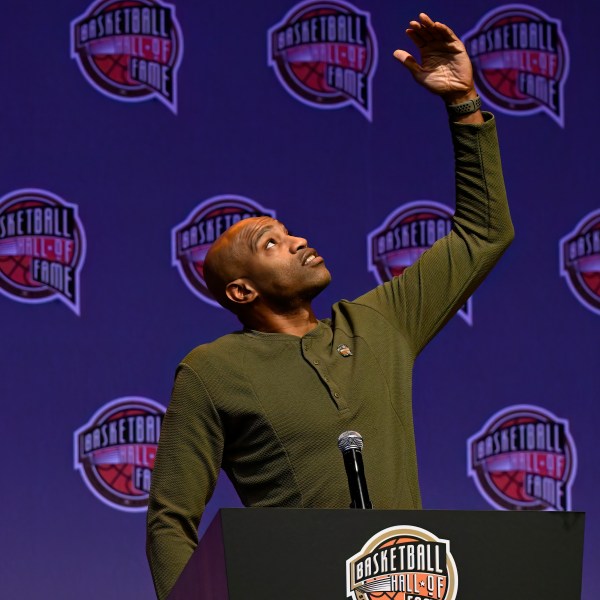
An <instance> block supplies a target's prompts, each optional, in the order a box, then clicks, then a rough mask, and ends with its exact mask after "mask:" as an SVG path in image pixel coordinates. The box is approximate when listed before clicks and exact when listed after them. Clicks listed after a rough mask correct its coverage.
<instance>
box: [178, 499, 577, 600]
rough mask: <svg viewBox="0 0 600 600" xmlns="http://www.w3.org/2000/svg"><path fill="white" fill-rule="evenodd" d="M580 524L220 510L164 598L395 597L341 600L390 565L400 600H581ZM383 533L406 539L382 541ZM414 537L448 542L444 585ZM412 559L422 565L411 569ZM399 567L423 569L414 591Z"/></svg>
mask: <svg viewBox="0 0 600 600" xmlns="http://www.w3.org/2000/svg"><path fill="white" fill-rule="evenodd" d="M584 518H585V517H584V514H583V513H575V512H567V513H566V512H502V511H401V510H350V509H348V510H313V509H279V508H277V509H274V508H253V509H221V510H220V511H219V513H218V514H217V515H216V516H215V518H214V520H213V521H212V523H211V524H210V526H209V528H208V529H207V531H206V533H205V534H204V536H203V538H202V539H201V541H200V543H199V545H198V547H197V548H196V551H195V552H194V554H193V555H192V557H191V559H190V561H189V562H188V564H187V565H186V567H185V568H184V570H183V572H182V574H181V576H180V577H179V580H178V581H177V583H176V584H175V586H174V588H173V590H172V591H171V594H170V595H169V600H282V599H285V600H307V599H316V600H329V599H336V600H338V599H339V600H342V599H343V598H346V597H351V598H356V599H358V598H364V599H365V600H371V599H372V598H382V599H388V598H395V597H396V598H402V597H403V596H402V594H397V595H396V594H394V592H388V593H386V592H382V591H374V592H366V593H364V592H360V591H357V595H350V596H348V593H349V588H348V587H347V586H348V585H349V583H348V582H347V579H351V578H352V577H354V576H360V577H363V576H365V575H367V574H369V575H377V573H378V572H379V573H382V577H381V578H380V579H377V577H371V580H374V581H371V582H370V583H369V585H370V586H371V588H370V589H380V590H381V589H389V588H386V587H385V585H388V584H386V583H385V581H384V580H385V579H386V577H384V576H383V575H385V574H386V573H385V572H387V574H389V572H390V571H391V570H393V569H392V567H393V568H395V569H396V573H394V574H393V575H392V578H394V577H395V579H394V585H395V586H396V587H395V588H393V589H395V590H401V591H404V592H405V594H404V598H405V600H419V599H420V598H429V599H431V598H434V599H441V600H449V599H450V598H452V594H454V597H455V598H456V600H508V599H515V600H581V570H582V559H583V529H584ZM385 530H389V531H390V532H391V533H392V534H393V533H394V532H396V531H400V532H403V533H402V535H400V536H396V538H397V539H396V540H395V541H394V540H393V541H392V542H385V541H384V542H381V540H382V539H385V536H386V535H387V534H386V533H385ZM413 530H414V531H417V532H419V531H420V530H423V531H424V532H425V534H432V535H433V536H434V537H435V538H439V539H440V540H443V541H447V544H446V546H447V551H448V552H447V553H448V554H449V555H451V558H452V560H453V562H454V564H455V572H454V573H453V574H452V573H451V574H450V577H446V579H445V583H444V581H442V579H443V577H444V575H443V574H441V573H442V571H443V567H444V566H443V565H440V564H437V565H436V564H434V560H433V557H434V556H437V557H438V563H439V552H441V555H442V556H444V553H445V550H444V548H445V546H444V545H443V543H442V542H440V543H439V544H438V543H437V542H436V541H435V540H434V541H431V540H430V538H431V536H429V535H425V534H420V533H418V535H416V537H415V536H412V534H411V531H413ZM382 532H383V533H382ZM378 534H379V537H377V536H378ZM419 536H420V537H421V538H423V540H424V541H423V542H422V543H420V542H419ZM412 537H415V539H416V542H415V541H411V540H412ZM371 539H373V540H375V541H374V542H373V543H372V544H371V546H370V547H369V548H366V551H365V552H366V553H367V554H368V553H369V551H371V554H370V555H369V556H367V558H361V559H360V560H359V559H357V560H358V562H357V563H356V564H354V565H353V566H352V567H349V566H348V565H347V561H348V560H349V559H350V558H351V557H353V556H355V555H358V554H359V553H360V552H361V551H362V550H363V547H364V546H365V544H366V543H367V542H368V541H369V540H371ZM380 542H381V543H380ZM378 543H379V546H378V545H377V544H378ZM393 543H397V544H398V545H399V546H398V548H396V550H392V549H391V545H390V544H393ZM444 543H445V542H444ZM402 545H405V546H406V548H405V549H406V552H404V551H402V552H401V546H402ZM410 545H412V546H413V550H412V551H410V550H409V549H408V546H410ZM426 547H429V548H430V550H427V551H426V552H425V550H424V549H425V548H426ZM386 548H387V550H386ZM415 548H416V549H415ZM431 548H433V550H431ZM440 548H441V550H440ZM411 553H412V560H413V562H412V564H411V563H410V560H409V559H410V556H411ZM375 555H377V558H375ZM392 556H394V557H395V558H394V560H396V559H397V561H396V562H395V563H394V562H392V561H391V559H392ZM401 556H402V560H403V561H404V563H401V559H400V557H401ZM418 557H420V560H425V558H427V557H428V559H429V562H427V561H425V562H423V564H420V563H419V564H418ZM384 558H385V564H384ZM388 559H390V560H388ZM446 559H447V557H446ZM407 560H408V562H406V561H407ZM415 561H416V562H415ZM358 563H360V564H358ZM376 563H377V565H378V566H377V568H375V564H376ZM446 563H447V564H450V562H449V561H448V560H446ZM402 564H403V565H404V567H407V568H408V570H409V571H410V567H412V569H413V571H415V570H419V569H420V570H421V571H424V572H425V573H424V574H421V575H419V577H421V578H422V579H421V580H419V581H421V583H418V582H417V581H418V580H417V577H416V576H414V577H413V574H412V573H409V574H402V575H398V573H397V572H398V569H399V567H401V566H402ZM383 567H385V569H384V568H383ZM350 571H352V574H350ZM423 577H425V579H423ZM434 577H436V578H437V579H436V580H435V581H436V582H439V583H437V584H436V585H437V588H436V585H434V583H433V582H434ZM454 580H455V581H454ZM426 583H427V585H426ZM378 585H379V588H377V586H378ZM429 585H431V586H430V587H429V588H428V586H429ZM444 585H448V586H450V585H453V586H454V587H453V588H452V589H450V587H448V589H447V590H446V589H445V588H444ZM419 586H421V587H419ZM428 589H429V591H428ZM420 592H422V595H421V594H420ZM360 593H363V596H360ZM444 594H445V595H444Z"/></svg>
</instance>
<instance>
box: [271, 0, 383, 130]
mask: <svg viewBox="0 0 600 600" xmlns="http://www.w3.org/2000/svg"><path fill="white" fill-rule="evenodd" d="M268 64H269V66H271V67H273V69H274V70H275V73H276V75H277V78H278V79H279V81H280V82H281V84H282V85H283V87H284V88H285V89H286V90H287V92H288V93H289V94H291V95H292V96H293V97H294V98H296V99H297V100H300V102H302V103H304V104H306V105H308V106H312V107H315V108H322V109H332V108H342V107H344V106H349V105H351V106H354V107H355V108H357V109H358V110H359V111H360V112H361V113H362V114H363V115H365V117H367V119H369V120H372V115H373V99H372V93H371V88H372V85H371V82H372V79H373V75H374V74H375V69H376V67H377V40H376V38H375V32H374V31H373V28H372V27H371V17H370V14H369V13H368V12H363V11H361V10H359V9H358V8H356V6H353V5H352V4H350V3H348V2H344V1H343V0H332V1H330V2H328V1H323V2H321V1H318V0H317V1H314V0H309V1H308V2H301V3H299V4H296V5H295V6H294V7H293V8H292V9H291V10H290V11H289V12H288V13H287V14H286V15H285V17H284V18H283V19H282V20H281V21H280V22H279V23H277V24H275V25H274V26H273V27H271V29H269V33H268Z"/></svg>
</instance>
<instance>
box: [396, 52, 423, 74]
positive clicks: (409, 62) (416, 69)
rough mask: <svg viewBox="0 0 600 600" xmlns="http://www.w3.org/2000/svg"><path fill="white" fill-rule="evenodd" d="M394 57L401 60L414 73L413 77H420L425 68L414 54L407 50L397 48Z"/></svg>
mask: <svg viewBox="0 0 600 600" xmlns="http://www.w3.org/2000/svg"><path fill="white" fill-rule="evenodd" d="M394 58H395V59H397V60H399V61H400V62H401V63H402V64H403V65H404V66H405V67H406V68H407V69H408V70H409V71H410V72H411V73H412V75H413V77H418V76H419V75H420V73H421V71H422V70H423V69H422V68H421V65H420V64H419V63H418V62H417V61H416V60H415V59H414V57H413V56H412V54H409V53H408V52H406V50H396V51H395V52H394Z"/></svg>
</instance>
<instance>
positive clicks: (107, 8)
mask: <svg viewBox="0 0 600 600" xmlns="http://www.w3.org/2000/svg"><path fill="white" fill-rule="evenodd" d="M182 56H183V38H182V35H181V30H180V27H179V23H178V22H177V19H176V18H175V7H174V6H172V5H170V4H165V3H162V2H160V1H159V0H116V1H115V0H101V1H100V2H96V3H94V4H92V5H91V6H90V7H89V8H88V10H87V11H86V12H85V13H84V14H83V15H81V16H79V17H78V18H77V19H75V20H74V21H72V23H71V57H72V58H74V59H75V60H76V61H77V64H78V66H79V69H80V71H81V72H82V74H83V75H84V76H85V77H86V79H87V80H88V81H89V82H90V83H91V84H92V85H93V86H94V87H95V88H96V89H97V90H98V91H99V92H101V93H102V94H104V95H106V96H109V97H111V98H113V99H116V100H120V101H123V102H140V101H144V100H149V99H151V98H157V99H158V100H160V101H161V102H162V103H163V104H165V105H166V106H167V107H168V108H169V109H170V110H172V111H173V112H174V113H177V71H178V69H179V65H180V63H181V58H182Z"/></svg>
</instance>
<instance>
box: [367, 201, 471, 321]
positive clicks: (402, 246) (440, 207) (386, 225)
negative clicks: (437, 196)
mask: <svg viewBox="0 0 600 600" xmlns="http://www.w3.org/2000/svg"><path fill="white" fill-rule="evenodd" d="M452 216H453V212H452V211H451V210H450V208H449V207H447V206H445V205H444V204H440V203H439V202H435V201H433V200H416V201H414V202H408V203H406V204H403V205H401V206H399V207H398V208H397V209H396V210H394V211H392V212H391V213H390V214H389V215H388V216H387V217H386V218H385V219H384V221H383V223H382V224H381V225H380V226H379V227H377V228H376V229H374V230H373V231H371V233H369V234H368V235H367V266H368V269H369V271H371V273H373V275H374V277H375V279H376V281H377V283H378V284H380V285H381V284H382V283H385V282H386V281H390V280H391V279H392V278H393V277H399V276H401V275H402V273H403V272H404V270H405V269H406V268H407V267H409V266H410V265H412V264H413V263H414V262H415V261H416V260H417V259H418V258H419V257H420V256H421V254H423V253H424V252H425V251H426V250H428V249H429V248H431V246H433V244H434V243H435V242H436V241H437V240H439V239H440V238H443V237H444V236H446V235H447V234H448V233H450V230H451V229H452ZM458 315H459V316H460V317H461V318H462V319H463V320H464V321H465V323H467V324H468V325H473V299H472V298H469V299H468V300H467V302H466V303H465V305H464V306H463V307H462V308H461V309H460V310H459V311H458Z"/></svg>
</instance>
